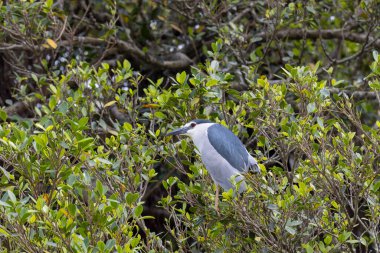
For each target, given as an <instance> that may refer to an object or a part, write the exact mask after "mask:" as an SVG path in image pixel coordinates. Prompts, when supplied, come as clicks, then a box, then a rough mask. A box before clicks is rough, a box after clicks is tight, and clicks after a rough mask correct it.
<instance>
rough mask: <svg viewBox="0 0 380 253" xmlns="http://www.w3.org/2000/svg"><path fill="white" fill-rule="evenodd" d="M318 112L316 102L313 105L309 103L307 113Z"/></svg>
mask: <svg viewBox="0 0 380 253" xmlns="http://www.w3.org/2000/svg"><path fill="white" fill-rule="evenodd" d="M316 110H317V108H316V105H315V102H313V103H309V104H308V105H307V112H308V113H313V112H315V111H316Z"/></svg>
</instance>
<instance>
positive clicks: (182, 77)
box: [175, 71, 187, 84]
mask: <svg viewBox="0 0 380 253" xmlns="http://www.w3.org/2000/svg"><path fill="white" fill-rule="evenodd" d="M186 77H187V75H186V72H185V71H182V73H177V75H176V77H175V78H176V80H177V82H178V83H179V84H184V83H185V81H186Z"/></svg>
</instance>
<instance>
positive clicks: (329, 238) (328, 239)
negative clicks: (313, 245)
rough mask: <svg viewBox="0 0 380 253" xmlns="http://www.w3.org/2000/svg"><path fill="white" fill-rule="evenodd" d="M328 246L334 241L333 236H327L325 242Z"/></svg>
mask: <svg viewBox="0 0 380 253" xmlns="http://www.w3.org/2000/svg"><path fill="white" fill-rule="evenodd" d="M323 241H324V242H325V244H326V245H330V243H331V241H332V236H331V235H326V237H325V239H324V240H323Z"/></svg>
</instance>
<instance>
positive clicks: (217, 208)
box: [215, 184, 219, 213]
mask: <svg viewBox="0 0 380 253" xmlns="http://www.w3.org/2000/svg"><path fill="white" fill-rule="evenodd" d="M215 187H216V190H215V210H216V212H218V213H219V186H218V185H217V184H215Z"/></svg>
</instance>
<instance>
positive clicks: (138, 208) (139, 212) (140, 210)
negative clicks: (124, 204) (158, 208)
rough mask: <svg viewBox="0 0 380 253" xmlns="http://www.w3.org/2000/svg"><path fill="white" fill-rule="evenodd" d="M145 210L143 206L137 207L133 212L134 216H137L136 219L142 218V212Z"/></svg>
mask: <svg viewBox="0 0 380 253" xmlns="http://www.w3.org/2000/svg"><path fill="white" fill-rule="evenodd" d="M143 210H144V208H143V206H142V205H138V206H136V207H135V209H134V210H133V214H134V215H135V217H140V216H141V214H142V212H143Z"/></svg>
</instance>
